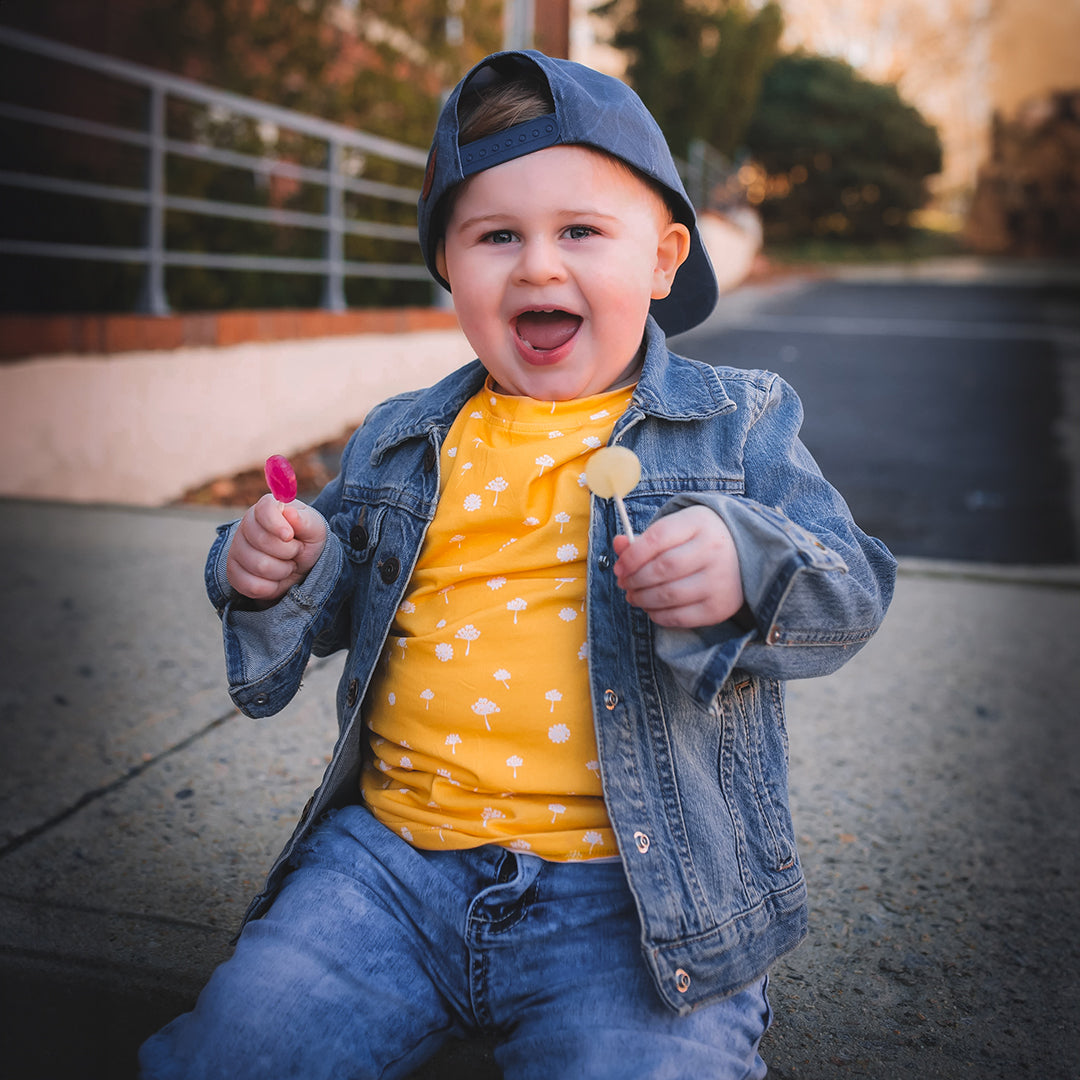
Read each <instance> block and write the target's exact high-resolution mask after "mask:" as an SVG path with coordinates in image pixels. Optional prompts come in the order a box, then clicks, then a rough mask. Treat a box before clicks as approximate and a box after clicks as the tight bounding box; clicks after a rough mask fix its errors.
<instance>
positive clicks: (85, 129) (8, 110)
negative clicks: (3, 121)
mask: <svg viewBox="0 0 1080 1080" xmlns="http://www.w3.org/2000/svg"><path fill="white" fill-rule="evenodd" d="M0 116H6V117H8V118H9V119H11V120H20V121H22V122H23V123H26V124H40V125H41V126H42V127H52V128H59V129H60V130H61V131H73V132H75V133H76V134H78V135H91V136H93V137H95V138H98V139H113V140H115V141H116V142H126V143H131V144H132V145H133V146H143V147H145V146H149V145H150V136H149V135H144V134H143V133H142V132H140V131H132V130H131V129H130V128H122V127H117V126H116V125H115V124H102V123H101V122H99V121H97V120H83V119H81V118H80V117H78V116H65V115H64V114H63V113H54V112H47V111H46V110H45V109H32V108H30V107H29V106H27V105H13V104H11V103H10V102H0Z"/></svg>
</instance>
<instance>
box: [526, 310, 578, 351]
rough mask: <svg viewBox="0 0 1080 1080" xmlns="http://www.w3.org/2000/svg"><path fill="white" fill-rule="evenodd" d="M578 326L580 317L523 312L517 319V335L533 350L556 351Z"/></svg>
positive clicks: (554, 313)
mask: <svg viewBox="0 0 1080 1080" xmlns="http://www.w3.org/2000/svg"><path fill="white" fill-rule="evenodd" d="M580 325H581V318H580V316H578V315H571V314H569V313H568V312H566V311H525V312H522V314H520V315H519V316H518V317H517V335H518V337H519V338H521V340H522V341H524V342H525V343H526V344H527V345H530V346H532V348H534V349H545V350H546V349H557V348H558V347H559V346H560V345H565V344H566V342H568V341H569V340H570V339H571V338H572V337H573V336H574V334H575V333H576V332H577V328H578V327H579V326H580Z"/></svg>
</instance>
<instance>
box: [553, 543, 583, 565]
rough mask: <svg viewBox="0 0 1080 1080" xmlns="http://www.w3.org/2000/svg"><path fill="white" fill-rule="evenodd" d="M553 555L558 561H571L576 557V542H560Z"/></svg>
mask: <svg viewBox="0 0 1080 1080" xmlns="http://www.w3.org/2000/svg"><path fill="white" fill-rule="evenodd" d="M555 557H556V558H557V559H558V560H559V562H573V561H574V560H575V559H576V558H577V557H578V549H577V544H560V545H559V550H558V551H556V552H555Z"/></svg>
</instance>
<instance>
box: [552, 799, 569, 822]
mask: <svg viewBox="0 0 1080 1080" xmlns="http://www.w3.org/2000/svg"><path fill="white" fill-rule="evenodd" d="M548 809H549V810H550V811H551V824H552V825H554V824H555V819H556V818H557V817H558V816H559V815H560V814H565V813H566V807H565V806H563V804H562V803H557V802H553V803H548Z"/></svg>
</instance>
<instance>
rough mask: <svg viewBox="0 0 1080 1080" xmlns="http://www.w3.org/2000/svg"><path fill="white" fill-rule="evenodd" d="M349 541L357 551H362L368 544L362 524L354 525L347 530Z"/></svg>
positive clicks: (366, 532)
mask: <svg viewBox="0 0 1080 1080" xmlns="http://www.w3.org/2000/svg"><path fill="white" fill-rule="evenodd" d="M349 543H350V544H351V545H352V546H353V547H354V548H356V550H357V551H363V550H364V548H366V547H367V546H368V531H367V529H365V528H364V526H363V525H354V526H353V527H352V528H351V529H350V530H349Z"/></svg>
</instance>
